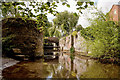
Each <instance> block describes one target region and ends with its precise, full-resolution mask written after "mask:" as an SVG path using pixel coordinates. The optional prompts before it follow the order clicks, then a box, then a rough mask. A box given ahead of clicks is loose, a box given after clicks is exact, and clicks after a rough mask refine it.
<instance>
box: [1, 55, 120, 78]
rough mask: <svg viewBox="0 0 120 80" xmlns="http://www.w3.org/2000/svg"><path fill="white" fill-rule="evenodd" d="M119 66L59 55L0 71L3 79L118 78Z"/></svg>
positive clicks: (119, 76)
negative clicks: (55, 57) (56, 57)
mask: <svg viewBox="0 0 120 80" xmlns="http://www.w3.org/2000/svg"><path fill="white" fill-rule="evenodd" d="M119 69H120V66H118V65H115V64H102V63H100V62H98V61H96V60H92V59H89V58H84V57H75V59H74V60H73V62H71V59H70V56H69V55H67V54H61V55H60V56H59V59H54V60H44V59H40V60H37V61H35V62H31V61H22V62H19V63H17V64H16V65H14V66H11V67H8V68H5V69H4V70H3V71H2V76H3V78H76V79H78V80H79V78H120V73H119V72H120V71H119Z"/></svg>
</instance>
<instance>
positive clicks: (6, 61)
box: [1, 57, 20, 70]
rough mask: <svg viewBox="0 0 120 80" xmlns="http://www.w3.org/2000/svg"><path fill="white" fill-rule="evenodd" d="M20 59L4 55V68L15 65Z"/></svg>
mask: <svg viewBox="0 0 120 80" xmlns="http://www.w3.org/2000/svg"><path fill="white" fill-rule="evenodd" d="M18 62H20V61H18V60H15V59H12V58H8V57H2V68H1V69H2V70H3V69H5V68H7V67H10V66H13V65H15V64H17V63H18Z"/></svg>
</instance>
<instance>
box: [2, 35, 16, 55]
mask: <svg viewBox="0 0 120 80" xmlns="http://www.w3.org/2000/svg"><path fill="white" fill-rule="evenodd" d="M14 37H15V35H9V36H7V37H3V38H2V50H3V51H4V53H6V52H10V51H11V49H12V48H13V47H15V45H13V44H11V42H12V39H13V38H14ZM4 53H3V54H4Z"/></svg>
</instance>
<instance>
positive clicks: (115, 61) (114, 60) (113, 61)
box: [62, 50, 120, 65]
mask: <svg viewBox="0 0 120 80" xmlns="http://www.w3.org/2000/svg"><path fill="white" fill-rule="evenodd" d="M62 53H64V54H67V55H70V52H69V51H67V50H66V51H62ZM74 54H75V56H77V57H79V58H84V59H93V60H98V61H99V62H101V63H104V64H105V63H110V64H117V65H120V59H117V58H98V57H91V56H88V55H86V54H84V53H83V52H77V51H76V52H75V53H74Z"/></svg>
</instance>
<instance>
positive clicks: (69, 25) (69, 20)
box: [53, 11, 79, 36]
mask: <svg viewBox="0 0 120 80" xmlns="http://www.w3.org/2000/svg"><path fill="white" fill-rule="evenodd" d="M78 19H79V16H78V15H77V14H76V16H75V13H69V12H68V11H64V12H61V13H59V15H56V18H55V19H53V23H54V26H55V29H59V30H61V32H62V33H63V34H62V35H63V36H64V35H66V34H70V33H71V32H73V29H74V28H75V26H76V24H77V22H78Z"/></svg>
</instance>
